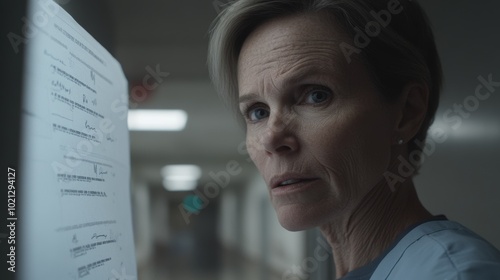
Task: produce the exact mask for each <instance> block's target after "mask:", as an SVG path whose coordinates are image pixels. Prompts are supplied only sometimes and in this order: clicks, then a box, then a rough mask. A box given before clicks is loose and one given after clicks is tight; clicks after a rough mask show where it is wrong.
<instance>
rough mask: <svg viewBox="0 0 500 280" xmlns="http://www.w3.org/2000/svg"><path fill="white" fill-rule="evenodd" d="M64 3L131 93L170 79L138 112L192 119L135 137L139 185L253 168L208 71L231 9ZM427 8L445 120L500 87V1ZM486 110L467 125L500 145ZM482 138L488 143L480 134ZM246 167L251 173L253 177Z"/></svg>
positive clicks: (216, 4)
mask: <svg viewBox="0 0 500 280" xmlns="http://www.w3.org/2000/svg"><path fill="white" fill-rule="evenodd" d="M60 2H67V3H66V4H63V7H65V8H67V9H68V10H71V9H73V10H74V13H72V14H73V15H74V16H75V17H76V18H77V20H78V21H79V22H80V23H81V24H82V25H83V26H84V27H86V29H87V30H89V32H90V33H92V34H94V37H96V38H97V39H98V40H99V41H100V42H101V43H103V45H105V46H107V47H108V49H109V50H110V51H111V52H112V53H113V54H114V55H115V57H116V58H117V59H118V60H119V61H120V63H121V64H122V67H123V69H124V72H125V74H126V76H127V77H128V79H129V82H130V84H131V85H140V84H141V82H142V79H143V78H144V77H145V76H146V75H147V74H148V72H147V70H146V67H151V68H156V67H159V69H160V70H161V71H162V72H168V73H169V74H168V77H166V78H165V79H164V80H163V81H162V83H161V84H160V85H159V86H158V87H157V88H156V89H155V90H154V91H152V92H151V94H150V96H149V97H148V98H147V100H145V101H141V102H138V105H137V108H155V109H162V108H164V109H184V110H186V111H187V113H188V122H187V127H186V129H185V130H184V131H181V132H131V135H130V137H131V138H130V139H131V151H132V163H133V167H134V175H135V177H136V180H139V181H143V182H146V183H149V184H152V185H159V184H160V180H161V178H160V173H159V169H160V167H161V166H163V165H165V164H170V163H194V164H199V165H200V166H202V168H203V169H204V171H203V173H204V174H205V177H206V174H207V173H208V172H209V171H214V172H216V171H217V170H223V169H224V168H225V165H226V164H227V162H228V161H230V160H236V161H238V162H241V163H243V164H248V162H247V161H246V158H247V156H246V155H242V154H241V153H240V152H238V147H239V145H240V144H241V143H242V141H243V140H244V133H243V131H242V129H241V128H239V127H238V125H237V124H236V122H235V121H234V119H233V118H232V116H231V113H230V112H229V111H228V110H227V109H226V108H224V107H223V106H222V104H221V102H220V101H219V100H218V98H217V95H216V93H215V91H214V89H213V87H212V86H211V84H210V81H209V79H208V72H207V67H206V50H207V42H208V35H207V34H208V29H209V26H210V23H211V22H212V20H213V19H214V18H215V17H216V15H217V11H219V10H220V7H221V5H223V4H224V3H225V2H227V1H220V0H215V1H200V0H196V1H195V0H183V1H155V0H143V1H133V0H106V1H91V0H86V1H78V0H65V1H63V0H61V1H60ZM420 2H422V4H423V6H424V8H425V9H426V10H427V11H428V14H429V17H430V19H431V22H432V23H433V26H434V31H435V35H436V38H437V39H436V40H437V44H438V48H439V51H440V55H441V58H442V62H443V69H444V72H445V86H444V93H443V98H442V102H441V109H440V111H439V112H438V116H439V115H440V114H442V112H445V111H446V110H448V109H450V108H452V106H453V104H455V103H461V102H463V100H464V98H466V97H467V96H469V95H471V94H473V93H474V90H475V87H476V86H477V84H478V80H477V77H478V76H479V75H483V76H485V77H486V76H487V75H488V74H491V73H493V77H494V80H495V79H496V80H500V72H498V65H500V54H499V50H500V40H499V37H498V30H496V29H497V28H496V27H498V26H500V20H499V17H498V16H497V15H496V13H495V11H498V8H499V4H498V2H497V1H494V0H490V1H481V5H478V4H476V2H474V1H466V0H442V1H432V0H426V1H420ZM82 3H84V4H82ZM81 5H84V6H85V7H83V6H81ZM72 7H78V8H72ZM85 9H86V10H85ZM84 10H85V11H86V12H83V11H84ZM78 13H80V14H86V17H87V19H86V18H85V17H82V18H81V19H78ZM106 30H107V31H106ZM495 77H498V78H495ZM498 92H500V89H499V90H498ZM480 105H481V108H480V110H477V111H476V112H474V114H473V117H471V118H467V119H466V120H465V121H464V123H465V124H467V125H468V126H469V127H470V126H477V124H484V123H486V124H488V125H489V126H487V128H486V129H485V130H486V131H490V130H493V131H497V132H498V133H496V134H495V133H493V134H492V135H493V136H492V137H493V138H494V139H496V141H498V140H499V139H500V125H499V123H498V119H500V117H499V113H498V108H500V98H499V96H492V97H491V98H490V99H488V100H487V101H485V102H483V103H481V104H480ZM464 127H465V126H464ZM474 133H475V135H476V136H479V137H481V135H480V132H478V131H477V130H475V132H474ZM457 139H459V138H457ZM246 166H248V167H246V168H245V169H244V170H245V171H248V172H252V171H253V169H252V167H250V165H246Z"/></svg>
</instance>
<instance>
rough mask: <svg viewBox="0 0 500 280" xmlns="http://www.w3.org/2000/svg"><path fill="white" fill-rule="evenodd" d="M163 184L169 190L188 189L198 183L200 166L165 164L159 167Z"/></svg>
mask: <svg viewBox="0 0 500 280" xmlns="http://www.w3.org/2000/svg"><path fill="white" fill-rule="evenodd" d="M161 175H162V177H163V186H164V187H165V189H167V190H169V191H190V190H194V189H195V188H196V186H197V185H198V179H200V177H201V168H200V167H199V166H197V165H191V164H179V165H167V166H164V167H163V168H162V169H161Z"/></svg>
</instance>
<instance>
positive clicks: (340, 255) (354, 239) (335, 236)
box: [320, 179, 432, 278]
mask: <svg viewBox="0 0 500 280" xmlns="http://www.w3.org/2000/svg"><path fill="white" fill-rule="evenodd" d="M430 217H432V215H431V214H430V213H429V212H428V211H427V210H426V209H425V208H424V207H423V206H422V204H421V203H420V201H419V199H418V196H417V193H416V191H415V187H414V185H413V182H412V180H411V179H408V180H406V181H405V182H403V183H402V184H401V185H399V186H398V187H397V188H396V189H395V190H394V191H392V190H391V188H389V187H388V186H387V184H385V180H383V182H381V183H380V184H378V185H377V186H375V187H374V188H373V189H372V190H370V191H369V192H368V193H367V195H366V196H364V198H363V199H362V200H361V201H360V202H359V203H358V204H357V206H355V207H354V208H353V209H352V210H350V211H349V213H345V215H342V217H339V218H338V219H337V220H335V221H332V222H330V223H328V224H325V225H323V226H321V227H320V230H321V232H322V234H323V235H324V236H325V238H326V239H327V240H328V242H329V243H330V246H331V247H332V250H333V258H334V262H335V268H336V274H337V275H336V276H337V278H340V277H342V276H344V275H345V274H346V273H348V272H349V271H352V270H354V269H356V268H359V267H361V266H363V265H366V264H368V263H369V262H370V261H372V260H374V259H375V258H376V257H377V256H379V255H380V254H381V253H383V251H384V250H385V249H387V248H388V247H389V245H391V243H392V242H393V241H394V240H395V239H396V237H397V236H398V234H400V233H402V232H403V231H404V230H405V229H406V228H407V227H409V226H411V225H412V224H415V223H418V222H421V221H423V220H426V219H429V218H430Z"/></svg>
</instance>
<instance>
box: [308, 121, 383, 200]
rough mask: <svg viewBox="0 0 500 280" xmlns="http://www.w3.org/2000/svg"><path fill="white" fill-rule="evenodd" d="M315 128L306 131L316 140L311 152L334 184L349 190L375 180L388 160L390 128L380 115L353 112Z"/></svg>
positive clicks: (366, 186) (359, 187) (363, 186)
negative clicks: (353, 113)
mask: <svg viewBox="0 0 500 280" xmlns="http://www.w3.org/2000/svg"><path fill="white" fill-rule="evenodd" d="M325 127H328V128H329V129H325ZM314 130H315V131H316V132H313V131H310V132H309V133H308V135H310V137H309V139H314V140H315V143H312V144H311V145H310V146H311V148H312V149H314V150H313V151H311V153H312V154H315V155H316V157H317V160H318V161H320V162H321V165H322V166H324V167H325V169H326V170H327V172H328V173H329V176H330V177H332V179H333V180H334V181H335V183H337V184H338V185H339V186H346V187H347V186H349V188H351V187H354V188H355V189H352V191H356V189H358V190H360V189H366V188H371V187H373V186H374V185H375V184H376V183H378V181H379V180H380V178H381V176H382V174H383V172H384V171H385V170H386V168H387V166H388V164H389V159H390V130H389V129H388V125H387V122H386V120H385V119H384V117H383V116H377V114H375V113H373V112H365V113H356V114H355V115H351V116H346V117H344V118H341V119H336V120H332V121H330V122H329V123H328V124H325V125H324V126H323V127H322V128H316V129H314ZM314 134H315V135H314ZM312 135H314V137H312Z"/></svg>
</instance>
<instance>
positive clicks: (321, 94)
mask: <svg viewBox="0 0 500 280" xmlns="http://www.w3.org/2000/svg"><path fill="white" fill-rule="evenodd" d="M330 96H331V92H330V91H327V90H323V89H320V90H318V89H315V90H312V91H310V92H309V93H308V94H307V97H306V100H305V103H308V104H318V103H323V102H325V101H327V100H328V99H329V98H330Z"/></svg>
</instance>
